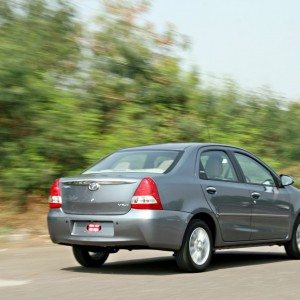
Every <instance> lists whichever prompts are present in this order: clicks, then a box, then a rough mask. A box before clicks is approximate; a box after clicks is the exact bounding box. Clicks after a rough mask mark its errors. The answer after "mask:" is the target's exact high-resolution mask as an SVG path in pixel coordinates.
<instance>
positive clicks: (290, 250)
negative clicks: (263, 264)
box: [284, 217, 300, 259]
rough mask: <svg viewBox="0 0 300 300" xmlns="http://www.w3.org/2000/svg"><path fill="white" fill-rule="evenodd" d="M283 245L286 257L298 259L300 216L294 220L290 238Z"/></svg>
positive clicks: (299, 252) (299, 257)
mask: <svg viewBox="0 0 300 300" xmlns="http://www.w3.org/2000/svg"><path fill="white" fill-rule="evenodd" d="M284 247H285V251H286V254H287V255H288V257H290V258H293V259H300V217H298V218H297V220H296V222H295V225H294V230H293V234H292V238H291V240H290V241H289V242H288V243H286V244H285V245H284Z"/></svg>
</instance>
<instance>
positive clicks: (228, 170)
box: [200, 151, 237, 181]
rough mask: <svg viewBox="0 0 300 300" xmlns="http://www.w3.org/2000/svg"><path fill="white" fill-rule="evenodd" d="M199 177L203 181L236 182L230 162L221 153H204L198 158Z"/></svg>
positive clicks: (223, 153)
mask: <svg viewBox="0 0 300 300" xmlns="http://www.w3.org/2000/svg"><path fill="white" fill-rule="evenodd" d="M200 161H201V168H200V177H201V178H204V179H216V180H228V181H237V176H236V173H235V171H234V168H233V166H232V164H231V161H230V159H229V157H228V156H227V154H226V153H225V152H223V151H206V152H204V153H202V154H201V156H200Z"/></svg>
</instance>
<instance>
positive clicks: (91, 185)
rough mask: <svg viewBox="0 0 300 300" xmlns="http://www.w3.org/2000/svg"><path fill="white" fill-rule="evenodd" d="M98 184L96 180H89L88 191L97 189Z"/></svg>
mask: <svg viewBox="0 0 300 300" xmlns="http://www.w3.org/2000/svg"><path fill="white" fill-rule="evenodd" d="M99 187H100V185H99V184H98V183H97V182H91V183H90V184H89V190H90V191H97V190H98V189H99Z"/></svg>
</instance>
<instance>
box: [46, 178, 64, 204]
mask: <svg viewBox="0 0 300 300" xmlns="http://www.w3.org/2000/svg"><path fill="white" fill-rule="evenodd" d="M61 204H62V200H61V190H60V187H59V179H55V180H54V182H53V184H52V186H51V188H50V192H49V207H50V208H60V207H61Z"/></svg>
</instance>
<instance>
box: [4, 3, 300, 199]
mask: <svg viewBox="0 0 300 300" xmlns="http://www.w3.org/2000/svg"><path fill="white" fill-rule="evenodd" d="M148 8H149V6H148V5H147V4H145V3H144V2H134V3H133V2H126V1H107V2H104V3H103V11H102V13H101V14H99V16H98V18H97V20H96V21H95V22H94V23H93V25H92V26H87V24H86V23H85V22H83V20H80V19H79V18H78V16H77V15H76V10H75V9H74V8H73V7H72V5H71V4H70V3H69V2H68V1H50V0H48V1H46V0H44V1H43V0H27V1H9V0H1V1H0V157H1V159H0V169H1V173H0V196H1V199H2V200H4V199H18V201H19V203H22V202H23V203H24V201H26V197H27V195H29V194H33V193H35V192H37V191H45V190H46V189H47V188H48V187H49V185H50V183H51V181H52V180H53V179H54V178H55V177H59V176H62V175H69V174H74V173H77V172H79V171H80V170H82V169H83V168H85V167H86V166H88V165H89V164H91V163H92V162H94V161H95V160H96V159H98V158H99V157H101V156H103V155H105V154H107V153H109V152H111V151H114V150H116V149H118V148H122V147H127V146H133V145H140V144H151V143H160V142H175V141H198V142H204V141H213V142H221V143H229V144H235V145H238V146H242V147H245V148H247V149H249V150H251V151H253V152H254V153H256V154H258V155H261V156H262V157H264V158H265V159H266V161H268V162H269V163H270V164H271V165H272V166H273V167H274V168H275V169H276V170H281V169H283V168H287V166H288V167H290V169H291V170H292V173H293V174H292V175H294V176H299V173H300V170H299V169H300V167H299V165H300V130H299V129H300V128H299V124H300V102H299V99H298V101H296V100H297V99H295V101H286V102H282V101H281V100H280V99H278V98H276V97H274V96H273V95H272V93H271V92H265V93H263V94H262V93H256V92H253V93H250V92H243V91H241V90H240V89H239V87H238V86H236V85H235V84H234V83H232V82H229V81H228V82H226V84H225V87H224V88H222V89H221V88H212V87H210V88H207V87H205V86H204V85H203V83H202V81H201V78H202V77H201V73H199V72H198V71H197V69H196V68H193V69H191V70H186V68H183V67H182V64H181V60H180V57H179V56H178V54H177V53H179V52H180V51H182V50H184V49H185V48H186V42H185V41H184V39H183V38H182V37H181V36H180V35H179V34H178V33H177V32H176V31H175V30H174V29H173V28H172V27H170V28H167V30H166V31H165V32H164V33H160V34H158V33H156V32H155V31H154V30H153V27H152V26H151V24H148V23H147V22H145V21H143V18H141V15H142V14H143V13H145V12H146V11H147V9H148ZM90 22H91V21H90ZM179 49H180V51H178V50H179ZM224 82H225V81H224Z"/></svg>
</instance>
